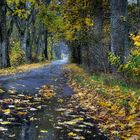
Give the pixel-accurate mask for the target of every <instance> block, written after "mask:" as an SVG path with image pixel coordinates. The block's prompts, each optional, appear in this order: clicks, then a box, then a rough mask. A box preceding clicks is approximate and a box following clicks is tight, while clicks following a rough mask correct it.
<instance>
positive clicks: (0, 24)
mask: <svg viewBox="0 0 140 140" xmlns="http://www.w3.org/2000/svg"><path fill="white" fill-rule="evenodd" d="M6 10H7V9H6V1H5V0H1V1H0V68H5V67H8V66H9V65H10V61H9V39H8V31H7V27H6Z"/></svg>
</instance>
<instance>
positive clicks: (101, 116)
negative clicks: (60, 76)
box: [65, 64, 140, 140]
mask: <svg viewBox="0 0 140 140" xmlns="http://www.w3.org/2000/svg"><path fill="white" fill-rule="evenodd" d="M65 69H66V70H67V71H66V73H65V76H67V77H68V78H69V84H70V85H71V87H72V88H73V89H74V90H75V93H76V94H75V95H74V99H75V100H77V102H79V104H80V106H81V107H83V108H86V109H87V110H88V111H87V115H88V116H90V117H91V118H93V120H95V121H96V122H98V128H99V129H100V131H101V132H103V133H106V134H107V135H109V137H110V139H126V140H128V139H136V140H138V139H139V138H140V97H139V96H136V95H135V92H134V91H130V92H125V93H124V92H122V91H121V89H120V88H119V86H114V87H110V86H107V85H104V84H101V83H98V82H96V81H94V80H93V79H92V78H91V76H90V75H88V74H87V73H86V72H85V71H84V70H83V69H82V68H79V67H78V66H76V65H74V64H71V65H67V66H66V67H65Z"/></svg>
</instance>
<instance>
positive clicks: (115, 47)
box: [111, 0, 128, 64]
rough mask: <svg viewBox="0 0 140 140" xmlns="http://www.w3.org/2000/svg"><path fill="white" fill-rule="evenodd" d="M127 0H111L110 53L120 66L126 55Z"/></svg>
mask: <svg viewBox="0 0 140 140" xmlns="http://www.w3.org/2000/svg"><path fill="white" fill-rule="evenodd" d="M127 4H128V3H127V0H111V51H112V52H113V53H114V54H115V55H117V56H119V57H120V61H121V64H122V63H124V57H127V55H128V43H127V42H128V41H127V40H128V39H127V37H128V30H127Z"/></svg>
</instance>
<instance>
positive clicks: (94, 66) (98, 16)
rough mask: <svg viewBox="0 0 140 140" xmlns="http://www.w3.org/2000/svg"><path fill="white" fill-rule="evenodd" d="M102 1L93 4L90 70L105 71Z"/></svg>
mask: <svg viewBox="0 0 140 140" xmlns="http://www.w3.org/2000/svg"><path fill="white" fill-rule="evenodd" d="M102 4H103V1H102V0H99V1H98V2H96V3H95V4H94V10H93V12H94V31H93V46H92V47H90V48H89V49H90V57H91V62H90V71H91V72H92V71H105V70H104V64H105V63H106V61H107V57H106V55H105V50H104V48H103V44H102V38H103V23H104V17H103V14H104V12H103V6H102Z"/></svg>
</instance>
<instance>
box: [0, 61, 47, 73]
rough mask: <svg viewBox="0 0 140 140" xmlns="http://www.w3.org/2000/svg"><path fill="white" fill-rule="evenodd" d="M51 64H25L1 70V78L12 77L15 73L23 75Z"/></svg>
mask: <svg viewBox="0 0 140 140" xmlns="http://www.w3.org/2000/svg"><path fill="white" fill-rule="evenodd" d="M48 64H50V62H49V61H45V62H41V63H33V64H24V65H21V66H17V67H10V68H6V69H0V76H4V75H10V74H15V73H22V72H26V71H30V70H32V69H37V68H40V67H43V66H46V65H48Z"/></svg>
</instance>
